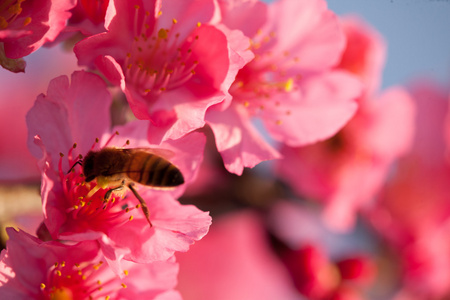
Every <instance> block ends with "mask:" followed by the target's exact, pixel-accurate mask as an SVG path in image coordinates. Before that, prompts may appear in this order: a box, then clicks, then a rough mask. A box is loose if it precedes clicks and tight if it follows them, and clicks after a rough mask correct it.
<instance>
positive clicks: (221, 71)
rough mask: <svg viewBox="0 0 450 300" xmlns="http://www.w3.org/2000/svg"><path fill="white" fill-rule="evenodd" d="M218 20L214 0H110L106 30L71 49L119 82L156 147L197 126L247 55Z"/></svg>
mask: <svg viewBox="0 0 450 300" xmlns="http://www.w3.org/2000/svg"><path fill="white" fill-rule="evenodd" d="M219 20H220V13H219V11H218V5H217V3H216V0H195V1H184V0H167V1H155V0H152V1H141V0H133V1H129V0H114V1H112V2H111V3H110V5H109V6H108V10H107V12H106V19H105V27H106V29H107V32H105V33H100V34H97V35H94V36H91V37H89V38H87V39H85V40H82V41H81V42H79V43H78V44H77V45H76V46H75V53H76V55H77V57H78V59H79V62H80V64H82V65H87V66H89V67H95V68H98V69H99V70H100V71H101V72H102V73H103V74H104V75H105V77H106V78H107V79H108V80H109V81H110V82H111V83H112V84H114V85H117V86H120V88H121V89H122V91H123V92H124V93H125V94H126V97H127V100H128V102H129V104H130V107H131V109H132V111H133V113H134V115H135V116H136V117H137V118H138V119H144V120H150V121H151V122H150V123H149V124H150V126H149V139H150V141H151V142H153V143H156V144H158V143H160V142H161V141H163V140H166V139H169V138H171V139H176V138H179V137H181V136H183V135H184V134H186V133H189V132H191V131H193V130H195V129H197V128H201V127H203V126H204V124H205V121H204V115H205V111H206V110H207V108H208V107H210V106H211V105H213V104H217V103H220V102H222V101H224V99H225V98H226V97H229V94H228V89H229V87H230V85H231V83H232V81H233V80H234V77H235V75H236V73H237V70H238V69H239V68H240V67H242V65H243V64H245V62H246V61H248V59H250V58H251V56H250V55H246V53H247V52H249V51H247V48H248V47H249V40H248V39H247V38H245V37H243V35H242V34H241V33H239V32H227V35H226V34H225V33H224V32H222V31H221V30H219V29H218V28H216V27H215V26H214V24H215V23H217V22H218V21H219ZM231 38H232V41H229V39H231ZM241 52H242V55H240V53H241Z"/></svg>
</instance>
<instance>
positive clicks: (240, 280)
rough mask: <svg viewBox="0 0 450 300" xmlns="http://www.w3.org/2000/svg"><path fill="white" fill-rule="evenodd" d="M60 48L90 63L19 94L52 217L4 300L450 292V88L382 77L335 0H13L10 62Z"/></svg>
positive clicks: (3, 287)
mask: <svg viewBox="0 0 450 300" xmlns="http://www.w3.org/2000/svg"><path fill="white" fill-rule="evenodd" d="M57 45H63V46H64V49H66V51H69V53H70V55H71V56H72V57H73V59H74V60H76V61H77V63H78V67H76V68H75V69H70V72H71V75H70V76H67V75H59V76H57V77H54V78H51V80H49V81H48V82H47V83H46V90H45V91H42V93H41V94H39V95H32V96H30V95H28V94H26V92H25V91H24V92H22V91H20V90H19V91H17V90H16V91H15V92H16V93H19V94H20V93H23V95H22V98H30V101H33V102H32V106H31V108H30V109H29V110H27V113H26V116H25V120H26V134H24V139H26V143H27V148H28V149H27V151H29V153H31V155H32V156H33V157H34V158H33V159H34V160H35V161H36V163H37V166H38V168H37V170H36V171H35V172H34V173H33V171H34V169H31V168H30V169H25V168H24V169H21V170H22V171H21V172H23V173H26V174H27V176H26V178H27V179H29V178H33V176H34V177H35V178H38V180H39V181H40V197H41V203H42V222H39V224H37V225H36V226H34V228H33V230H34V232H27V231H25V230H22V229H14V228H8V229H6V231H7V234H8V236H9V239H8V241H7V242H6V247H5V249H4V250H3V251H2V252H1V256H0V295H1V296H0V297H1V298H2V299H133V300H135V299H155V300H156V299H157V300H177V299H186V300H189V299H196V300H199V299H200V300H202V299H205V300H206V299H214V300H221V299H223V300H226V299H313V300H331V299H366V298H370V297H371V296H370V295H371V293H372V294H373V293H374V290H376V289H377V286H378V287H380V286H381V287H380V288H379V289H380V290H383V291H386V292H385V294H383V295H382V296H381V297H385V298H387V297H392V298H393V299H397V300H401V299H424V300H425V299H433V300H434V299H436V300H439V299H446V298H445V297H450V272H448V271H447V270H448V268H446V269H445V270H442V265H445V266H449V267H450V261H449V260H448V255H447V253H448V250H450V240H448V237H447V235H448V232H447V230H448V228H449V226H448V221H449V217H450V214H449V212H450V210H449V208H450V207H449V206H448V204H447V203H448V199H447V198H446V197H447V195H448V194H449V193H448V191H447V189H448V182H449V178H448V176H450V173H449V170H450V169H449V166H450V165H449V162H448V161H447V156H446V149H447V144H448V142H449V141H450V138H449V131H448V128H450V127H449V125H450V124H449V123H448V116H447V111H448V98H447V97H448V96H446V95H442V94H439V92H438V90H439V88H437V87H434V86H433V85H432V84H431V83H422V82H420V83H417V84H415V88H414V89H413V90H408V89H407V88H404V87H401V86H395V87H391V88H388V89H386V90H382V91H381V88H380V82H381V80H382V77H381V75H382V69H383V65H384V61H385V56H386V46H385V42H384V40H383V37H382V36H381V35H380V34H379V33H378V32H376V30H375V29H373V28H372V27H371V26H370V25H368V24H367V23H366V22H365V21H363V20H361V19H359V18H356V17H339V16H337V15H336V14H335V13H333V12H332V11H331V10H330V9H328V7H327V5H326V2H325V1H324V0H276V1H273V2H272V3H270V4H267V3H265V2H262V1H260V0H189V1H186V0H108V1H107V0H98V1H86V0H57V1H56V0H34V1H31V0H27V1H26V0H16V1H6V2H5V3H4V4H1V5H0V65H1V66H2V67H3V68H4V69H6V70H8V71H9V72H11V73H10V76H15V75H17V74H13V73H19V72H25V73H27V72H28V71H27V69H28V67H29V66H27V65H26V61H25V60H27V59H28V58H27V57H28V55H29V54H31V53H33V52H35V51H37V50H40V49H42V46H52V47H57ZM30 84H32V83H30ZM21 89H24V90H25V89H27V87H24V86H22V87H21ZM20 101H26V100H22V99H21V100H20ZM7 114H11V113H10V112H5V116H4V117H5V118H11V116H8V115H7ZM419 125H420V127H419ZM416 128H417V129H416ZM430 133H432V134H430ZM25 136H26V137H25ZM105 151H110V152H105ZM99 153H115V155H112V154H109V155H108V157H106V156H104V157H102V158H100V155H98V156H94V155H95V154H99ZM2 155H3V154H2ZM19 155H20V154H17V156H19ZM116 155H117V156H116ZM122 160H124V162H122ZM264 161H270V163H268V164H264V165H266V166H267V169H264V170H269V172H265V173H264V170H262V171H261V172H258V170H259V169H258V167H259V166H260V165H263V164H262V162H264ZM26 162H27V163H28V161H26ZM8 163H9V162H8ZM21 163H22V164H24V161H22V162H21ZM2 164H3V159H2ZM5 165H6V162H5ZM162 165H164V166H162ZM257 166H258V167H257ZM0 171H2V169H1V168H0ZM175 171H176V172H177V174H181V175H177V176H182V177H181V179H180V178H177V179H176V180H175V179H174V176H175V175H173V174H174V172H175ZM8 172H10V173H13V170H10V169H8ZM261 174H266V175H261ZM268 174H270V175H268ZM436 175H438V176H436ZM21 177H22V179H24V178H25V176H23V175H22V173H21V174H16V175H15V176H14V175H13V176H12V178H14V179H15V180H17V178H19V180H20V178H21ZM2 178H3V177H0V179H2ZM159 181H161V184H159ZM171 181H172V182H175V181H176V184H175V183H173V184H170V183H168V182H171ZM213 220H214V223H212V221H213ZM418 220H420V222H418ZM216 221H217V222H216ZM368 228H370V230H369V229H368ZM361 232H362V233H361ZM368 236H370V238H367V237H368ZM343 237H345V239H344V238H343ZM338 240H339V241H338ZM193 244H195V245H193ZM346 244H347V246H346ZM380 244H382V245H383V247H382V246H380ZM380 249H381V250H380ZM383 251H384V252H383ZM385 252H386V253H387V252H389V253H388V254H386V253H385ZM382 259H383V260H384V261H388V262H384V261H382ZM380 261H382V262H380ZM383 262H384V263H385V264H386V265H388V266H387V268H388V270H387V271H386V270H384V269H383ZM385 274H389V276H391V277H393V278H394V277H395V279H393V280H392V281H393V282H394V281H395V282H396V284H392V283H391V282H388V283H386V282H385V281H383V280H382V278H383V277H385ZM430 274H431V275H430ZM380 278H381V279H380ZM375 294H376V293H375ZM376 296H377V295H375V296H374V297H376Z"/></svg>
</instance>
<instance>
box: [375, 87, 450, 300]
mask: <svg viewBox="0 0 450 300" xmlns="http://www.w3.org/2000/svg"><path fill="white" fill-rule="evenodd" d="M411 93H412V95H413V98H414V100H415V102H416V105H417V119H416V128H417V129H416V132H415V136H414V142H413V147H412V148H411V150H410V151H409V152H408V154H407V155H406V156H405V157H403V158H402V159H400V161H399V163H398V165H397V167H396V169H395V173H394V174H392V178H391V179H390V180H389V181H388V183H387V186H386V187H385V189H384V190H383V193H382V194H381V195H380V199H379V201H378V202H377V205H376V206H375V207H374V209H373V210H372V211H371V212H370V216H371V221H372V223H373V225H374V226H375V228H377V229H378V231H379V232H380V234H381V235H382V236H384V237H385V238H386V239H387V241H388V242H389V244H390V245H392V248H393V249H394V250H395V253H396V254H397V255H398V257H399V259H400V261H401V265H402V268H403V281H402V283H403V288H404V290H403V291H402V296H399V299H402V297H403V299H405V298H404V297H406V298H408V296H406V295H408V294H410V295H414V296H413V297H414V299H447V298H448V297H449V296H450V271H449V270H450V259H449V255H448V253H449V251H450V239H449V236H450V205H449V203H450V198H449V197H450V196H449V195H450V185H449V182H450V166H449V162H448V156H447V155H448V154H447V151H446V141H445V131H446V130H447V126H448V123H447V120H448V109H449V104H448V92H444V91H443V90H442V89H441V88H440V87H438V86H437V85H436V84H435V83H433V82H431V81H429V80H420V81H419V80H416V81H414V82H412V84H411Z"/></svg>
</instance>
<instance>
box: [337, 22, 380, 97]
mask: <svg viewBox="0 0 450 300" xmlns="http://www.w3.org/2000/svg"><path fill="white" fill-rule="evenodd" d="M340 21H341V25H342V28H343V30H344V32H345V36H346V37H347V43H346V48H345V50H344V53H343V54H342V57H341V61H340V63H339V65H338V66H337V68H342V69H345V70H347V71H349V72H351V73H353V74H355V75H356V76H358V77H359V78H360V79H361V80H362V82H364V94H366V95H372V94H374V93H376V92H377V90H378V89H379V88H380V82H381V77H382V72H383V67H384V64H385V61H386V43H385V41H384V39H383V37H382V36H381V35H380V33H379V32H378V31H376V30H375V29H374V28H372V27H371V26H370V25H369V24H368V23H367V22H365V21H364V20H362V19H361V18H359V17H356V16H345V17H341V18H340Z"/></svg>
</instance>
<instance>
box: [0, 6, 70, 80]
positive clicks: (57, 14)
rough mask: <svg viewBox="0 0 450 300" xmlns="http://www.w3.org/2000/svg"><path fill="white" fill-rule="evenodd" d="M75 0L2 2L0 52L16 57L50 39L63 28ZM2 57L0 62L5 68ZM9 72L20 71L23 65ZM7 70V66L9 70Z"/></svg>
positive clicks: (7, 56)
mask: <svg viewBox="0 0 450 300" xmlns="http://www.w3.org/2000/svg"><path fill="white" fill-rule="evenodd" d="M75 4H76V1H75V0H64V1H52V0H36V1H25V0H18V1H3V3H2V5H1V7H0V45H2V46H1V48H0V52H2V55H0V57H3V56H4V55H6V58H5V59H7V58H10V59H19V58H22V57H24V56H27V55H29V54H30V53H32V52H34V51H36V50H37V49H39V48H40V47H41V46H42V45H43V44H45V43H46V42H51V41H53V40H54V39H55V38H56V37H57V36H58V34H59V33H60V32H61V30H63V28H64V26H65V24H66V21H67V19H68V18H69V17H70V13H69V10H70V9H71V8H72V7H74V6H75ZM4 62H5V61H4V60H3V59H0V64H2V66H4V67H5V64H4ZM22 67H23V69H22V68H21V67H20V66H19V68H18V69H14V70H12V71H13V72H24V71H25V64H23V65H22ZM10 70H11V69H10Z"/></svg>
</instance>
